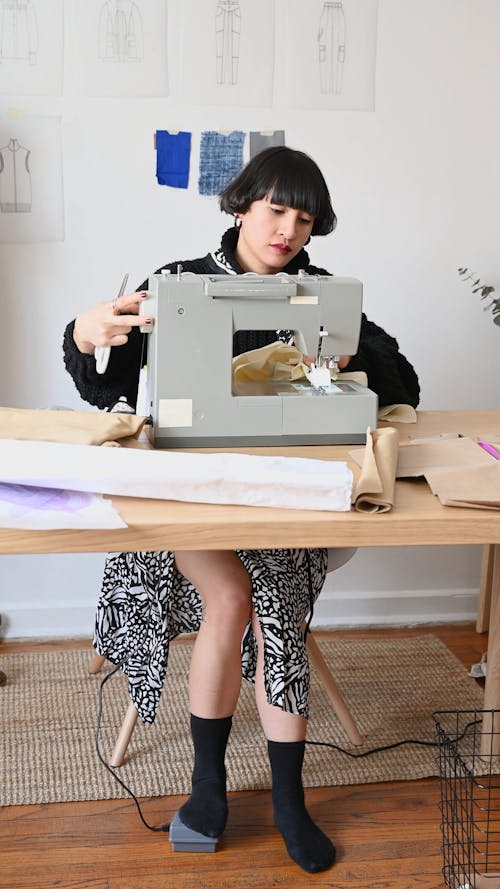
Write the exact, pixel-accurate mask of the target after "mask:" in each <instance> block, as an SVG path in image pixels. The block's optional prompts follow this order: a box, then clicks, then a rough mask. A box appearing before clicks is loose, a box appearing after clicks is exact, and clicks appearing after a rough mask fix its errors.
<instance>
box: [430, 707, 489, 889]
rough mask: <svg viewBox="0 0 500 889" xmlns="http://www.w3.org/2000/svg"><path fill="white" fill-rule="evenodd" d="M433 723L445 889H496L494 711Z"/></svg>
mask: <svg viewBox="0 0 500 889" xmlns="http://www.w3.org/2000/svg"><path fill="white" fill-rule="evenodd" d="M433 718H434V722H435V725H436V731H437V738H438V749H439V772H440V783H441V832H442V836H443V846H442V852H443V877H444V882H445V884H446V886H449V887H450V889H500V710H462V711H457V710H454V711H444V712H440V713H434V714H433Z"/></svg>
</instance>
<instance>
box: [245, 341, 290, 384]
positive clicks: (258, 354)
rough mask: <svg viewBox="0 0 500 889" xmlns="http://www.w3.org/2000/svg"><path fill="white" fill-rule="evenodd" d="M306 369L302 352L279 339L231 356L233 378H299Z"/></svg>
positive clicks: (253, 379)
mask: <svg viewBox="0 0 500 889" xmlns="http://www.w3.org/2000/svg"><path fill="white" fill-rule="evenodd" d="M306 370H307V366H306V365H305V364H303V363H302V352H299V350H298V349H297V348H296V346H287V344H286V343H282V342H281V341H279V340H278V341H276V342H275V343H269V345H268V346H262V348H261V349H251V350H250V351H249V352H243V353H242V354H241V355H237V356H236V358H233V379H234V380H250V381H255V380H300V379H302V378H303V377H305V372H306Z"/></svg>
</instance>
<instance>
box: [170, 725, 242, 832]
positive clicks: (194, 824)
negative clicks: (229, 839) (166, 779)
mask: <svg viewBox="0 0 500 889" xmlns="http://www.w3.org/2000/svg"><path fill="white" fill-rule="evenodd" d="M232 719H233V717H232V716H227V717H224V718H222V719H202V718H201V717H200V716H193V715H191V735H192V738H193V745H194V770H193V778H192V782H191V785H192V792H191V796H190V797H189V799H188V801H187V802H186V803H184V805H183V806H182V807H181V808H180V809H179V818H180V820H181V821H182V823H183V824H185V825H186V827H190V828H191V830H197V831H198V833H203V834H204V835H205V836H207V837H219V836H220V835H221V833H222V832H223V830H224V828H225V826H226V821H227V799H226V769H225V766H224V757H225V754H226V746H227V741H228V738H229V732H230V731H231V723H232Z"/></svg>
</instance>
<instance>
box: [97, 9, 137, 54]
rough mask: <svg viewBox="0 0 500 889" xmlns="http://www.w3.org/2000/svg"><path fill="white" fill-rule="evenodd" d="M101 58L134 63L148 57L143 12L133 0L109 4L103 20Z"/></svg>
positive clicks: (100, 28)
mask: <svg viewBox="0 0 500 889" xmlns="http://www.w3.org/2000/svg"><path fill="white" fill-rule="evenodd" d="M98 51H99V58H100V59H102V60H103V62H133V61H141V60H142V59H143V57H144V40H143V33H142V17H141V11H140V9H139V7H138V6H137V3H134V2H133V0H107V2H105V3H103V5H102V8H101V14H100V17H99V50H98Z"/></svg>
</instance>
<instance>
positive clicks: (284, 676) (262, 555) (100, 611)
mask: <svg viewBox="0 0 500 889" xmlns="http://www.w3.org/2000/svg"><path fill="white" fill-rule="evenodd" d="M237 555H238V556H239V558H240V559H241V561H242V563H243V565H244V566H245V568H246V570H247V571H248V574H249V575H250V578H251V581H252V591H253V592H252V596H253V605H254V609H255V612H256V614H257V616H258V619H259V622H260V626H261V628H262V634H263V639H264V682H265V688H266V694H267V700H268V701H269V703H270V704H273V705H274V706H276V707H280V708H281V709H282V710H285V711H287V712H290V713H297V714H299V715H301V716H307V714H308V709H309V663H308V658H307V653H306V648H305V643H304V638H303V632H302V629H301V624H302V622H303V621H304V619H305V618H306V617H307V615H308V613H309V612H310V610H311V608H312V605H313V604H314V602H315V601H316V599H317V597H318V596H319V594H320V592H321V589H322V587H323V583H324V580H325V575H326V569H327V559H328V551H327V550H326V549H310V550H304V549H288V550H286V549H285V550H282V549H265V550H249V551H247V550H237ZM201 616H202V614H201V600H200V597H199V595H198V592H197V590H196V589H195V588H194V587H193V586H192V584H190V583H189V581H187V580H186V579H185V577H183V575H181V574H180V573H179V572H178V571H177V569H176V567H175V561H174V553H173V552H139V553H110V554H109V555H108V557H107V559H106V566H105V570H104V578H103V585H102V591H101V596H100V599H99V603H98V607H97V616H96V626H95V633H94V645H95V647H96V650H97V651H98V652H99V654H102V655H104V656H105V657H106V658H108V660H110V661H111V662H112V663H114V664H121V665H122V669H123V672H124V673H125V674H126V675H127V677H128V682H129V693H130V697H131V699H132V701H133V702H134V704H135V706H136V708H137V710H138V712H139V716H140V717H141V719H142V720H143V722H146V723H152V722H153V721H154V718H155V715H156V711H157V708H158V703H159V700H160V695H161V692H162V688H163V683H164V680H165V674H166V670H167V663H168V651H169V643H170V640H171V639H174V638H175V636H178V635H179V634H180V633H192V632H196V631H197V630H198V629H199V627H200V623H201ZM256 662H257V643H256V639H255V636H254V633H253V630H252V627H251V625H250V624H249V625H248V627H247V629H246V631H245V633H244V636H243V640H242V650H241V666H242V674H243V677H244V678H245V679H248V680H249V681H251V682H254V681H255V669H256ZM167 681H168V680H167Z"/></svg>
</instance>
